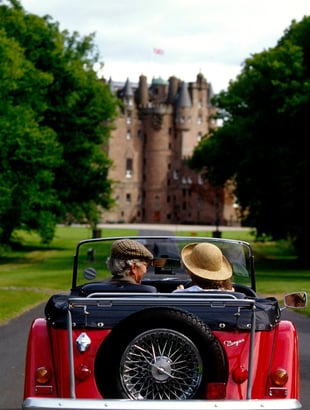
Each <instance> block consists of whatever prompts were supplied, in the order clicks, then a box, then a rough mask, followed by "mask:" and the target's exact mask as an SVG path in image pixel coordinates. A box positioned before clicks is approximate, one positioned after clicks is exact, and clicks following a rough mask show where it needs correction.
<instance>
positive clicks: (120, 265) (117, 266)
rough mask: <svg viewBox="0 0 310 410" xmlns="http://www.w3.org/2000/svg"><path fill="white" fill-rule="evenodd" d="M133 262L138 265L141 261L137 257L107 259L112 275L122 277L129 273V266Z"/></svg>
mask: <svg viewBox="0 0 310 410" xmlns="http://www.w3.org/2000/svg"><path fill="white" fill-rule="evenodd" d="M133 263H135V264H137V266H140V265H139V264H141V263H142V262H141V261H140V260H139V259H130V260H125V259H116V258H109V259H108V268H109V270H110V272H111V273H112V275H113V276H114V277H118V278H123V277H125V276H128V275H130V267H131V265H132V264H133Z"/></svg>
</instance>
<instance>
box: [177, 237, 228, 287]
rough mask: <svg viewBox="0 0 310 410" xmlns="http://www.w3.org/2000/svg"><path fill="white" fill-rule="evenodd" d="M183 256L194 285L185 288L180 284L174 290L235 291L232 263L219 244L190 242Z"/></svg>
mask: <svg viewBox="0 0 310 410" xmlns="http://www.w3.org/2000/svg"><path fill="white" fill-rule="evenodd" d="M181 258H182V262H183V264H184V266H185V268H186V270H187V271H188V273H189V275H190V277H191V280H192V285H191V286H190V287H187V288H185V289H184V286H183V285H180V286H178V288H177V289H176V290H175V291H174V292H197V291H202V290H230V291H234V288H233V286H232V282H231V277H232V267H231V264H230V263H229V261H228V260H227V259H226V257H225V256H224V255H223V253H222V252H221V250H220V249H219V248H218V247H217V246H215V245H213V244H211V243H207V242H203V243H190V244H188V245H186V246H184V248H183V249H182V251H181Z"/></svg>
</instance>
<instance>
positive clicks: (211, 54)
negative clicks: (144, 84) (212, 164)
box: [22, 0, 309, 92]
mask: <svg viewBox="0 0 310 410" xmlns="http://www.w3.org/2000/svg"><path fill="white" fill-rule="evenodd" d="M22 5H23V7H24V8H25V9H26V10H27V11H28V12H33V13H35V14H38V15H44V14H49V15H50V16H52V17H53V19H54V20H55V21H58V22H59V23H60V28H61V29H68V30H69V31H70V32H73V31H78V32H79V33H80V34H81V35H87V34H89V33H93V32H95V33H96V37H95V40H96V43H97V45H98V48H99V51H100V55H101V58H102V61H103V62H104V64H105V70H104V72H105V73H106V75H107V76H108V77H110V76H111V77H112V78H113V79H114V78H115V79H116V80H120V81H123V80H125V79H126V78H127V77H129V78H130V79H131V80H132V81H134V82H136V81H138V78H139V75H140V74H145V75H147V76H148V77H149V79H151V78H152V77H153V76H155V75H157V76H161V77H162V78H166V79H167V78H169V77H170V76H171V75H176V76H177V77H179V78H181V79H184V80H185V81H194V80H195V78H196V75H197V74H198V73H199V72H200V71H201V72H202V73H203V74H204V76H205V77H206V78H207V79H208V81H209V82H211V83H212V84H213V88H214V90H215V92H218V91H219V90H220V89H224V88H226V87H227V85H228V82H229V80H231V79H234V78H235V77H236V75H238V73H239V72H240V67H241V64H242V62H243V61H244V60H245V59H246V58H248V57H249V56H250V55H251V54H254V53H258V52H261V51H263V50H264V49H268V48H270V47H274V46H275V45H276V43H277V41H278V40H279V39H280V38H281V36H282V35H283V34H284V31H285V30H286V29H287V28H288V27H289V26H290V24H291V22H292V20H293V19H295V20H297V21H299V20H301V19H302V17H303V16H304V15H307V14H309V13H308V9H309V0H294V1H292V0H234V1H232V0H216V1H214V0H154V1H153V0H145V1H144V2H141V0H118V1H103V0H91V1H89V2H88V3H85V0H83V1H82V0H66V1H63V0H61V1H60V0H49V1H48V0H45V1H43V0H40V1H38V0H24V1H22ZM154 47H156V48H161V49H163V50H164V55H160V56H157V55H153V48H154ZM189 77H191V79H189Z"/></svg>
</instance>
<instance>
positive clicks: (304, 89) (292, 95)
mask: <svg viewBox="0 0 310 410" xmlns="http://www.w3.org/2000/svg"><path fill="white" fill-rule="evenodd" d="M309 38H310V17H304V18H303V19H302V20H301V21H300V22H299V23H297V22H296V21H293V22H292V23H291V26H290V27H289V28H288V29H287V30H286V31H285V33H284V35H283V37H282V38H281V39H280V40H279V41H278V43H277V45H276V46H275V47H274V48H271V49H269V50H264V51H263V52H261V53H258V54H254V55H253V56H251V57H250V58H248V59H246V60H245V62H244V66H243V69H242V71H241V73H240V75H239V76H238V77H237V78H236V80H235V81H231V82H230V84H229V87H228V89H227V91H223V92H221V93H220V94H218V95H217V96H215V98H214V100H213V103H214V104H215V106H216V109H217V118H218V119H221V120H222V126H220V127H218V128H217V129H215V130H212V131H211V133H210V134H209V135H207V136H206V137H205V138H204V139H203V140H202V141H201V143H200V144H199V146H198V147H197V149H196V150H195V151H194V153H193V156H192V158H191V159H190V163H189V165H190V166H191V167H192V168H196V169H204V170H205V176H206V177H207V178H208V179H209V180H210V181H211V182H212V183H214V184H217V185H223V184H224V183H225V181H227V180H228V179H230V178H233V179H234V180H235V183H236V190H235V194H236V197H237V199H238V202H239V205H240V207H241V210H242V215H243V223H244V224H246V225H250V226H252V227H255V228H256V232H257V236H258V237H262V236H265V235H266V236H268V237H271V238H273V239H284V238H285V239H290V240H292V243H293V244H294V246H295V249H296V252H297V254H298V256H299V260H300V261H302V262H305V261H307V262H308V259H307V253H308V249H307V248H308V245H307V240H308V238H307V236H308V233H309V228H310V219H309V218H308V208H309V203H310V202H309V201H310V194H309V189H308V175H309V174H310V160H309V154H308V149H307V146H308V134H309V132H308V129H307V127H306V124H307V117H308V114H309V112H310V41H309ZM308 263H309V262H308Z"/></svg>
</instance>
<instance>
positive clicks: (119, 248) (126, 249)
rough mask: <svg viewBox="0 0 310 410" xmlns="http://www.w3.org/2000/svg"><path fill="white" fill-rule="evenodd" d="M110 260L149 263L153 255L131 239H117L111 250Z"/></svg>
mask: <svg viewBox="0 0 310 410" xmlns="http://www.w3.org/2000/svg"><path fill="white" fill-rule="evenodd" d="M111 258H114V259H124V260H130V259H141V260H147V261H150V260H152V259H153V258H154V256H153V254H152V253H151V252H150V251H149V250H148V249H147V248H146V247H145V246H143V245H142V244H141V243H140V242H138V241H134V240H132V239H118V240H116V241H115V242H114V243H113V245H112V248H111Z"/></svg>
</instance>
